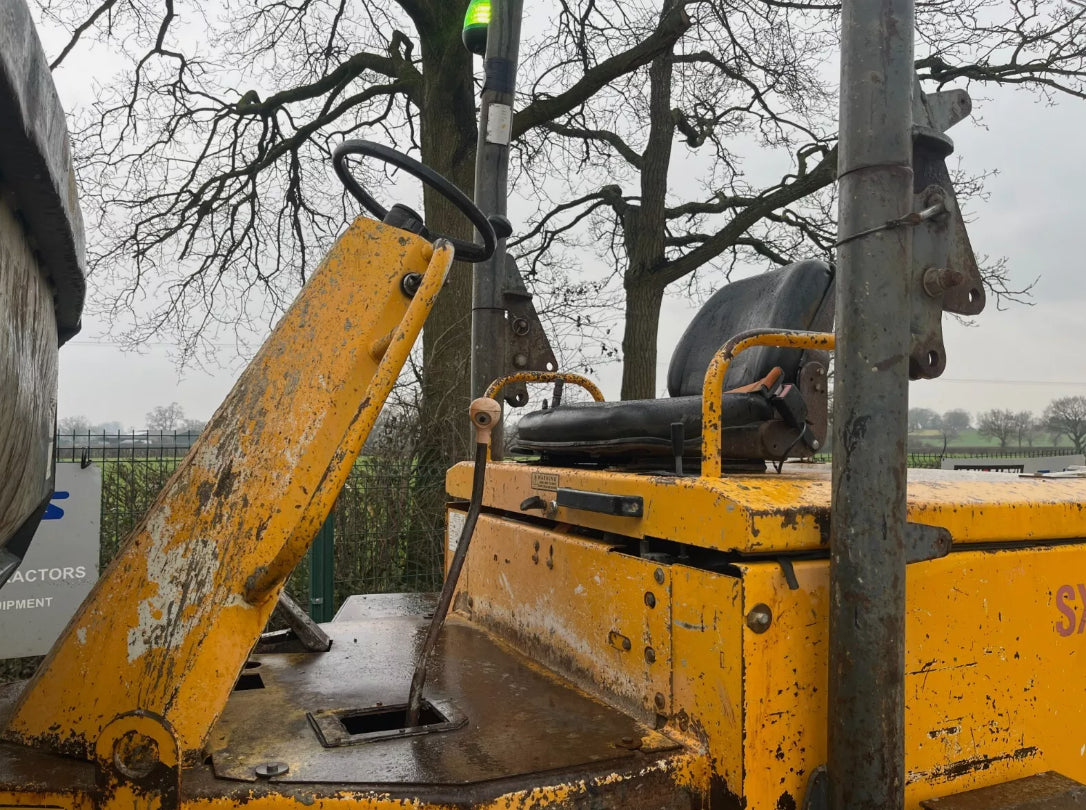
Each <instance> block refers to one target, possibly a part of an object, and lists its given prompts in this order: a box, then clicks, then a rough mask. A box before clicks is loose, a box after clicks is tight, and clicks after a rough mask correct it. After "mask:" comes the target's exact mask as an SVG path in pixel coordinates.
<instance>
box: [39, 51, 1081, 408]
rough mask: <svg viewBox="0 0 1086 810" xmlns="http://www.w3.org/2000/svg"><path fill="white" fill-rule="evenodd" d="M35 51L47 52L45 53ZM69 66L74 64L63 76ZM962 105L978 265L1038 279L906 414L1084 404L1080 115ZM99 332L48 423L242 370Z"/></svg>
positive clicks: (85, 340)
mask: <svg viewBox="0 0 1086 810" xmlns="http://www.w3.org/2000/svg"><path fill="white" fill-rule="evenodd" d="M47 47H48V43H47ZM77 64H78V63H77ZM56 78H57V83H58V87H59V89H60V93H61V98H62V100H63V101H64V103H65V105H66V106H67V107H68V108H69V109H71V108H73V107H74V106H75V104H77V103H78V102H79V101H80V100H81V99H85V98H86V97H87V93H88V87H87V84H86V81H87V71H86V70H85V69H84V70H73V69H71V68H62V69H61V70H60V71H58V73H57V77H56ZM986 92H988V93H990V95H989V96H987V97H983V98H975V99H974V119H972V120H967V121H964V122H962V123H961V124H959V125H958V126H957V127H955V128H954V129H953V130H952V131H951V133H950V134H951V135H952V136H953V137H954V140H955V143H956V145H957V153H958V155H960V156H961V157H962V159H963V161H964V163H963V168H964V169H966V170H967V171H969V172H981V171H985V170H997V171H998V175H996V176H994V177H992V178H990V179H989V180H988V182H987V191H988V193H989V194H990V199H989V200H988V201H987V202H979V201H978V202H976V203H974V206H973V211H972V214H973V219H974V222H973V223H972V224H971V226H970V236H971V239H972V242H973V246H974V248H975V249H976V251H977V252H978V253H984V254H989V255H991V256H1006V257H1007V259H1008V261H1009V264H1010V268H1011V271H1012V278H1013V280H1014V283H1015V284H1022V285H1024V284H1026V283H1028V282H1030V281H1032V280H1033V279H1035V278H1036V279H1038V281H1037V284H1036V287H1035V288H1034V291H1033V302H1034V305H1033V306H1017V305H1016V306H1012V307H1010V308H1009V309H1007V310H1006V311H1002V312H1001V311H998V310H997V309H996V308H995V305H994V301H992V300H991V299H989V306H988V309H987V310H986V311H985V312H984V313H983V314H982V315H981V316H979V317H978V318H977V320H976V325H975V326H973V327H964V326H961V325H959V324H957V323H955V322H954V321H953V320H952V319H950V318H947V319H946V321H945V342H946V349H947V353H948V363H947V370H946V373H945V375H944V377H943V378H942V379H940V380H937V381H929V382H916V383H913V384H912V386H911V391H910V400H911V403H910V404H912V405H918V406H923V407H930V408H933V409H935V410H937V411H945V410H948V409H950V408H964V409H966V410H968V411H970V412H973V413H975V412H977V411H981V410H986V409H988V408H1012V409H1014V410H1025V409H1028V410H1033V411H1035V412H1038V413H1039V412H1040V411H1041V410H1043V408H1044V406H1045V405H1046V404H1047V403H1048V402H1049V401H1051V400H1052V399H1053V398H1054V397H1058V396H1067V395H1073V394H1086V359H1084V357H1083V353H1082V351H1081V349H1080V345H1081V343H1080V340H1079V334H1080V331H1081V329H1082V316H1081V313H1082V311H1083V306H1084V304H1086V285H1084V284H1083V282H1082V280H1081V275H1082V272H1083V271H1082V259H1081V258H1080V257H1081V254H1082V248H1081V247H1080V243H1081V241H1082V235H1083V231H1084V230H1086V225H1084V224H1083V223H1082V222H1081V220H1082V219H1083V217H1082V214H1081V213H1080V210H1081V207H1082V203H1081V201H1080V198H1081V196H1082V193H1083V189H1084V188H1086V164H1084V161H1083V158H1082V152H1081V148H1080V144H1081V142H1082V138H1083V133H1084V132H1086V102H1075V101H1073V100H1070V99H1068V100H1061V101H1060V103H1059V104H1058V105H1057V106H1051V107H1050V106H1044V105H1042V104H1038V103H1037V102H1036V101H1034V99H1033V97H1032V96H1031V95H1029V94H1028V93H1026V92H1022V91H1014V90H1002V89H1000V90H998V91H996V92H993V91H991V90H988V91H986ZM692 314H693V309H692V306H691V304H690V303H689V302H687V301H685V300H683V299H682V298H681V297H680V296H679V295H675V296H671V297H669V299H668V300H667V302H666V303H665V309H664V313H663V316H662V318H661V334H660V341H659V346H660V352H659V358H660V361H659V366H660V367H659V373H658V381H659V386H660V387H661V389H662V387H663V385H664V378H665V376H666V368H667V362H668V359H669V358H670V355H671V350H672V347H673V346H674V344H675V341H676V340H677V339H678V337H679V335H680V334H681V332H682V330H683V328H684V327H685V325H686V323H687V322H688V321H689V319H690V317H691V316H692ZM106 332H107V325H106V324H103V323H100V322H95V321H93V320H87V321H85V325H84V329H83V332H82V333H81V334H80V335H79V336H78V337H76V338H75V339H74V340H72V341H71V342H70V343H69V344H67V345H66V346H65V348H64V349H63V350H62V351H61V363H60V371H61V376H60V395H59V406H58V410H59V415H60V416H61V417H64V416H72V415H84V416H86V417H88V418H89V419H90V420H91V421H92V422H102V421H113V420H116V421H120V422H122V423H124V424H125V425H128V426H132V427H137V428H138V427H142V426H143V423H144V416H145V414H146V413H147V412H148V411H149V410H151V408H153V407H154V406H156V405H162V404H168V403H170V402H174V401H176V402H178V403H180V404H181V405H182V406H183V408H184V410H185V414H186V416H188V417H191V418H199V419H207V418H209V417H210V416H211V414H212V412H213V411H214V410H215V408H216V407H217V406H218V404H219V402H220V401H221V400H222V398H223V397H224V396H225V395H226V393H227V391H228V390H229V388H230V386H231V384H232V382H233V380H234V378H235V377H236V376H237V374H238V372H239V371H240V368H241V367H242V362H241V359H240V358H238V357H237V354H236V351H235V350H234V347H233V345H229V346H223V347H222V349H221V351H220V353H219V354H220V357H219V361H220V363H221V366H222V368H218V369H215V368H212V369H200V368H188V369H186V370H185V371H184V373H183V374H179V373H178V370H177V368H176V365H175V364H174V362H173V360H172V354H173V352H172V350H171V347H170V346H168V345H164V344H155V345H150V346H147V347H145V349H144V351H143V352H142V353H139V354H136V353H130V352H123V351H121V350H120V349H119V348H118V347H117V346H115V345H113V344H111V343H109V342H108V339H106V338H103V337H102V336H103V335H104V334H105V333H106ZM598 376H599V379H600V382H601V384H602V386H603V388H604V393H605V394H606V395H607V397H608V398H609V399H611V398H617V395H618V385H619V379H620V370H619V368H618V367H617V365H616V366H611V367H608V368H604V369H602V370H601V371H600V372H599V375H598Z"/></svg>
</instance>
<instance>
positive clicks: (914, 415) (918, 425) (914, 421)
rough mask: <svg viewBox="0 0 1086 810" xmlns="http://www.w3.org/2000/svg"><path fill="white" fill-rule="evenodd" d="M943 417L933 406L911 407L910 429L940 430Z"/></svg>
mask: <svg viewBox="0 0 1086 810" xmlns="http://www.w3.org/2000/svg"><path fill="white" fill-rule="evenodd" d="M941 426H942V417H940V416H939V414H938V413H936V412H935V411H933V410H932V409H931V408H909V430H938V429H939V428H940V427H941Z"/></svg>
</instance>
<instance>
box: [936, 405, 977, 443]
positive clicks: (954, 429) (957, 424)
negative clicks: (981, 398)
mask: <svg viewBox="0 0 1086 810" xmlns="http://www.w3.org/2000/svg"><path fill="white" fill-rule="evenodd" d="M939 424H940V427H941V429H942V431H943V435H944V436H945V437H946V438H947V440H948V441H950V440H953V439H956V438H958V437H959V436H960V435H961V434H962V432H963V431H966V430H969V426H970V425H971V424H972V419H971V417H970V416H969V412H968V411H963V410H961V409H960V408H955V409H954V410H950V411H947V412H946V413H944V414H943V416H942V419H940V420H939Z"/></svg>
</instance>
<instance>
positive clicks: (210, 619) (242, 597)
mask: <svg viewBox="0 0 1086 810" xmlns="http://www.w3.org/2000/svg"><path fill="white" fill-rule="evenodd" d="M451 261H452V248H451V247H450V246H449V245H448V244H447V243H439V247H438V248H437V249H436V250H435V249H434V247H433V246H432V245H431V244H430V243H429V242H427V241H426V240H423V239H421V238H418V237H414V236H411V235H410V234H407V233H405V232H403V231H400V230H398V229H394V228H389V227H386V226H383V225H380V224H379V223H376V222H373V221H372V220H366V219H362V218H360V219H358V220H357V221H355V223H354V224H353V225H352V226H351V227H350V228H349V229H348V230H347V232H346V233H345V234H344V235H343V236H342V237H341V238H340V239H339V241H338V242H337V244H336V246H335V247H334V248H333V249H332V250H331V251H330V252H329V254H328V256H327V257H326V259H325V260H324V262H323V263H322V265H321V266H320V268H319V269H318V270H317V271H316V272H315V273H314V275H313V277H312V278H311V279H310V281H309V283H308V284H307V285H306V287H305V288H304V290H303V291H302V292H301V293H300V294H299V296H298V298H297V300H296V301H295V302H294V304H293V305H292V306H291V308H290V310H289V311H288V312H287V313H286V315H285V316H284V317H283V319H282V321H281V322H280V323H279V325H278V326H277V327H276V329H275V331H274V333H273V334H272V336H271V337H270V338H269V339H268V341H267V342H266V343H265V345H264V346H263V348H262V349H261V350H260V352H259V353H258V354H257V356H256V358H255V359H254V360H253V361H252V363H251V364H250V366H249V367H248V369H246V371H245V373H244V374H243V375H242V377H241V378H240V379H239V381H238V383H237V384H236V385H235V387H234V389H233V391H232V392H231V393H230V395H229V396H228V397H227V399H226V400H225V402H224V403H223V405H222V406H221V407H220V408H219V410H218V411H217V412H216V414H215V415H214V417H213V418H212V420H211V422H210V423H209V425H208V428H207V429H206V430H205V431H204V433H203V435H202V436H201V437H200V439H199V440H198V441H197V442H196V444H195V445H194V446H193V448H192V450H191V451H190V453H189V454H188V456H187V457H186V458H185V460H184V461H183V462H182V464H181V466H180V467H179V468H178V470H177V472H176V473H175V474H174V476H173V477H172V478H171V479H170V481H169V483H168V484H167V485H166V487H165V489H164V490H163V492H162V493H161V495H160V496H159V498H158V500H157V501H156V503H155V505H154V506H152V507H151V509H150V510H149V512H148V513H147V515H146V516H145V518H144V519H143V521H142V522H141V523H140V525H139V526H138V527H137V528H136V529H135V531H134V532H133V534H132V535H131V536H130V538H129V539H128V541H127V544H126V545H125V547H124V548H123V549H122V551H121V552H120V553H119V554H118V555H117V557H116V559H115V560H114V562H113V564H112V565H111V566H110V568H109V569H108V570H107V571H106V573H105V574H104V575H103V576H102V578H101V579H100V580H99V582H98V584H97V585H96V587H95V589H94V591H93V592H92V593H91V595H90V596H89V597H88V598H87V600H86V601H85V602H84V604H83V605H82V607H81V608H80V610H79V612H78V613H77V614H76V615H75V617H74V618H73V619H72V621H71V623H70V624H69V626H68V628H67V629H66V630H65V632H64V634H63V635H62V636H61V638H60V639H59V640H58V641H57V643H56V645H55V646H54V647H53V650H52V652H51V653H50V655H49V657H48V659H47V660H46V662H45V663H44V664H43V665H42V667H41V668H39V670H38V672H37V674H36V675H35V677H34V680H33V681H32V682H31V683H30V684H29V686H28V687H27V688H26V690H25V691H24V692H23V694H22V696H21V699H20V701H19V703H18V705H17V706H16V707H15V712H14V715H13V717H12V719H11V721H10V723H9V724H8V726H7V728H6V730H5V732H4V737H5V738H6V739H8V740H14V741H19V742H23V743H26V744H31V745H36V746H40V747H47V748H51V749H52V750H56V751H60V752H62V753H67V754H72V755H75V756H78V757H83V758H90V757H91V756H92V753H93V750H94V747H95V744H96V742H97V741H98V739H99V736H100V735H101V734H102V731H103V729H105V728H106V726H107V725H109V724H110V723H111V722H112V721H113V720H114V718H117V717H118V716H121V715H124V714H127V713H129V712H133V711H136V710H139V711H141V712H145V713H148V714H149V715H151V716H153V717H156V718H158V720H159V721H160V722H161V724H162V725H163V727H165V728H167V729H169V730H170V731H171V732H172V734H173V735H174V737H175V739H176V742H177V746H178V748H179V751H180V755H181V758H182V759H183V760H184V761H186V762H192V761H195V760H197V759H199V758H201V750H202V745H203V742H204V740H205V738H206V736H207V733H208V730H209V729H210V727H211V724H212V723H214V721H215V719H216V717H218V714H219V712H220V711H221V709H222V706H223V704H224V703H225V701H226V699H227V696H228V695H229V693H230V690H231V688H232V686H233V684H234V681H235V679H236V677H237V674H238V672H239V671H240V670H241V666H242V663H243V662H244V660H245V657H246V656H247V655H248V652H249V650H250V648H251V647H252V645H253V643H255V641H256V639H257V637H258V636H259V634H260V632H261V630H263V628H264V626H265V624H266V622H267V620H268V616H269V614H270V613H271V610H272V608H273V606H274V604H275V601H276V598H277V596H278V592H279V590H280V588H281V586H282V583H283V580H284V579H285V577H286V576H287V575H288V574H289V573H290V571H291V570H293V568H294V566H295V565H296V564H297V562H298V560H299V559H301V557H302V555H303V554H304V553H305V551H306V549H307V548H308V546H309V544H310V542H311V541H312V538H313V536H314V534H315V533H316V530H317V528H318V527H319V526H320V524H321V522H322V521H323V520H324V519H325V517H326V516H327V514H328V512H329V510H330V509H331V507H332V503H333V501H334V499H335V497H336V495H337V493H338V492H339V490H340V489H341V487H342V484H343V481H344V480H345V477H346V475H347V473H348V471H349V469H350V467H351V465H352V464H353V462H354V459H355V458H356V457H357V454H358V452H359V451H360V450H361V447H362V444H363V442H364V441H365V438H366V435H367V434H368V433H369V430H370V428H371V427H372V425H373V423H374V420H375V419H376V417H377V414H378V412H379V411H380V408H381V405H382V403H383V402H384V399H385V396H386V395H387V393H388V391H389V390H390V389H391V386H392V384H393V382H394V381H395V379H396V376H397V374H398V372H399V369H400V368H401V367H402V364H403V362H404V360H405V359H406V357H407V354H408V352H409V351H410V349H411V345H412V344H413V343H414V340H415V337H416V336H417V335H418V333H419V331H420V330H421V327H422V323H423V321H424V320H425V317H426V314H427V313H428V311H429V309H430V307H431V306H432V305H433V301H434V298H435V296H436V295H437V292H438V290H439V289H440V288H441V284H442V282H443V281H444V277H445V274H446V272H447V270H448V268H449V266H450V264H451ZM408 272H418V273H422V272H425V274H426V277H425V280H424V281H423V283H422V286H421V288H420V289H419V290H418V292H417V293H416V295H415V296H414V298H408V296H407V295H405V294H404V293H403V292H402V290H401V280H402V278H403V276H404V275H405V273H408Z"/></svg>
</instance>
